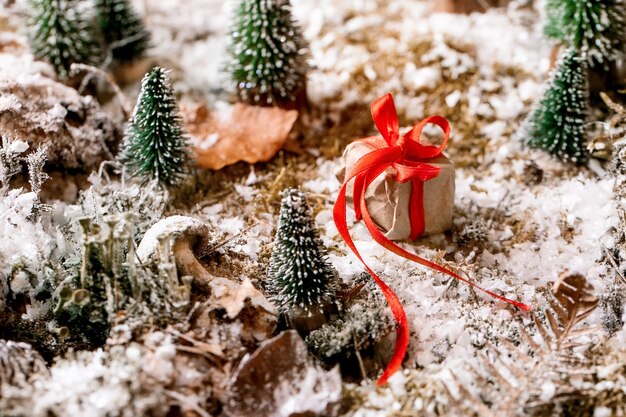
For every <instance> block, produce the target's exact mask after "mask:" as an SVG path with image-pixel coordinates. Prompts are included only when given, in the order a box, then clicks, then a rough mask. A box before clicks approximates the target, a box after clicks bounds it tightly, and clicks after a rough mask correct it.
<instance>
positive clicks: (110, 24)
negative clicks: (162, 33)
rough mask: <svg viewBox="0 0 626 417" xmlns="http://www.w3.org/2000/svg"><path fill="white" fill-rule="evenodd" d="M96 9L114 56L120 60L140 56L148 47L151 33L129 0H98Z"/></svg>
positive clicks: (105, 39) (99, 22)
mask: <svg viewBox="0 0 626 417" xmlns="http://www.w3.org/2000/svg"><path fill="white" fill-rule="evenodd" d="M95 9H96V16H97V18H98V24H99V25H100V29H101V31H102V35H103V36H104V41H105V42H106V44H107V45H108V46H109V48H111V53H112V55H113V58H114V59H116V60H118V61H132V60H133V59H136V58H140V57H141V56H142V55H143V54H144V52H145V51H146V49H147V48H148V44H149V42H150V33H149V32H148V31H147V30H146V28H145V27H144V25H143V23H142V21H141V19H140V18H139V17H138V16H137V14H136V13H135V11H134V10H133V8H132V6H131V5H130V4H129V3H128V0H96V2H95Z"/></svg>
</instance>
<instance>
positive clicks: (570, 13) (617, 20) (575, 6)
mask: <svg viewBox="0 0 626 417" xmlns="http://www.w3.org/2000/svg"><path fill="white" fill-rule="evenodd" d="M546 12H547V23H546V27H545V33H546V35H547V36H548V37H549V38H552V39H555V40H557V41H559V42H562V43H563V44H565V45H566V46H568V47H573V48H576V49H577V50H579V51H580V54H581V55H582V56H583V57H585V59H586V60H587V63H588V64H589V65H590V66H594V65H596V64H602V65H606V63H608V62H611V61H615V60H616V59H617V58H618V57H620V56H621V55H622V54H623V53H624V44H625V42H624V38H625V36H626V5H625V3H624V2H623V1H622V0H548V2H547V3H546Z"/></svg>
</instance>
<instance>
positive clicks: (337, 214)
mask: <svg viewBox="0 0 626 417" xmlns="http://www.w3.org/2000/svg"><path fill="white" fill-rule="evenodd" d="M371 108H372V118H373V119H374V123H375V124H376V128H377V129H378V131H379V132H380V133H381V134H382V137H383V139H384V143H383V142H382V140H380V139H379V138H378V139H374V141H376V142H380V143H379V145H381V147H380V149H375V150H373V151H372V152H370V153H368V154H366V155H364V156H363V157H361V158H360V159H359V160H358V161H357V162H356V164H355V165H354V167H353V168H352V171H351V172H350V173H349V174H348V175H347V176H346V178H345V181H344V183H343V185H342V186H341V190H340V191H339V196H338V197H337V201H336V202H335V206H334V208H333V217H334V220H335V225H336V226H337V230H338V231H339V234H340V235H341V237H342V238H343V240H344V241H345V242H346V244H347V245H348V247H350V249H351V250H352V252H354V254H355V255H356V257H357V258H358V259H359V260H360V261H361V262H362V263H363V265H364V266H365V268H366V269H367V271H368V272H369V273H370V275H371V276H372V278H374V281H376V283H377V284H378V286H379V287H380V289H381V290H382V292H383V294H384V296H385V298H386V299H387V302H388V303H389V307H390V308H391V312H392V313H393V316H394V318H395V320H396V323H397V337H396V346H395V349H394V353H393V357H392V358H391V361H390V362H389V364H388V365H387V368H386V369H385V371H384V372H383V374H382V376H381V377H380V379H379V380H378V384H379V385H382V384H384V383H385V382H387V380H388V379H389V377H391V375H393V374H394V373H395V372H396V371H398V370H399V369H400V367H401V366H402V361H403V360H404V356H405V355H406V351H407V347H408V345H409V326H408V323H407V318H406V314H405V312H404V308H403V307H402V303H401V302H400V300H399V299H398V297H397V296H396V294H395V293H394V292H393V290H392V289H391V288H389V286H388V285H387V284H385V282H384V281H383V280H382V279H381V278H380V277H379V276H378V275H376V273H375V272H374V271H373V270H372V269H371V268H370V267H369V266H368V265H367V264H366V263H365V261H364V260H363V258H362V256H361V254H360V253H359V251H358V250H357V248H356V246H355V244H354V241H353V240H352V238H351V237H350V231H349V230H348V224H347V220H346V188H347V185H348V183H349V182H350V181H351V180H352V179H354V193H353V199H354V211H355V214H356V218H357V220H361V219H362V220H363V222H364V223H365V226H366V227H367V230H368V231H369V233H370V234H371V235H372V237H373V238H374V240H375V241H376V242H378V243H379V244H380V245H382V246H383V247H384V248H386V249H388V250H390V251H392V252H393V253H395V254H396V255H399V256H402V257H403V258H405V259H408V260H411V261H413V262H417V263H419V264H421V265H424V266H426V267H428V268H431V269H434V270H436V271H438V272H441V273H444V274H446V275H449V276H451V277H453V278H456V279H458V280H459V281H463V282H465V283H467V284H469V285H471V286H473V287H475V288H477V289H479V290H481V291H483V292H485V293H487V294H489V295H491V296H492V297H495V298H497V299H499V300H502V301H504V302H506V303H509V304H512V305H514V306H515V307H518V308H520V309H522V310H526V311H528V310H530V307H529V306H527V305H526V304H523V303H520V302H518V301H514V300H509V299H508V298H505V297H503V296H501V295H498V294H496V293H494V292H491V291H489V290H486V289H484V288H481V287H479V286H478V285H476V284H474V283H472V282H470V281H468V280H467V279H466V278H463V277H462V276H460V275H458V274H457V273H455V272H453V271H450V270H449V269H447V268H445V267H443V266H441V265H439V264H436V263H434V262H431V261H428V260H426V259H424V258H421V257H419V256H417V255H415V254H413V253H410V252H407V251H406V250H404V249H402V248H401V247H399V246H398V245H396V244H395V243H394V242H392V241H391V240H389V239H387V238H386V237H385V235H384V234H383V233H382V232H381V231H380V230H379V229H378V228H377V227H376V224H375V223H374V221H373V220H372V217H371V216H370V213H369V211H368V209H367V205H366V203H365V192H366V190H367V187H368V186H369V185H370V184H371V183H372V181H374V179H376V177H378V176H379V175H380V174H382V173H383V172H384V171H385V170H386V169H387V168H389V167H393V168H394V169H395V170H396V171H397V174H396V181H398V182H399V183H405V182H408V181H411V186H412V191H411V200H410V206H409V207H410V218H411V235H410V238H411V239H416V238H417V237H419V236H420V235H421V234H422V233H423V232H424V196H423V192H424V182H425V181H428V180H430V179H433V178H435V177H437V176H438V175H439V171H440V168H438V167H435V166H432V165H429V164H428V163H427V162H426V161H428V160H429V159H433V158H437V157H440V156H442V152H443V150H444V149H445V147H446V145H447V143H448V138H449V136H450V124H449V123H448V121H447V120H446V119H444V118H443V117H441V116H431V117H428V118H426V119H424V120H422V121H421V122H420V123H418V124H417V125H415V126H414V127H413V129H411V130H410V131H409V132H408V133H406V134H405V135H403V136H400V133H399V130H400V129H399V123H398V116H397V113H396V107H395V105H394V103H393V98H392V97H391V94H387V95H385V96H383V97H381V98H379V99H377V100H376V101H374V102H373V103H372V106H371ZM429 123H432V124H434V125H437V126H439V127H440V128H441V130H442V131H443V133H444V139H443V143H442V144H441V145H440V146H430V145H422V144H420V142H419V141H420V137H421V134H422V129H423V128H424V126H426V125H427V124H429ZM363 140H367V141H369V142H370V143H371V141H372V138H367V139H363Z"/></svg>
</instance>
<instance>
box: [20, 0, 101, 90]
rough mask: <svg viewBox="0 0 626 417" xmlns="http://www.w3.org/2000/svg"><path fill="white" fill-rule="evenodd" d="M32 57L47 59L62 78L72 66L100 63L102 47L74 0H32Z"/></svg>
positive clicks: (65, 76)
mask: <svg viewBox="0 0 626 417" xmlns="http://www.w3.org/2000/svg"><path fill="white" fill-rule="evenodd" d="M31 8H32V10H33V16H32V23H31V26H32V32H31V34H30V45H31V48H32V50H33V54H34V55H35V56H36V57H37V58H40V59H44V60H47V61H48V62H49V63H50V64H51V65H52V66H53V67H54V70H55V71H56V73H57V74H58V75H59V77H61V78H67V77H68V76H69V71H70V66H71V65H72V64H73V63H86V64H94V65H96V64H98V63H99V62H100V59H101V50H100V45H99V44H98V42H97V41H96V39H97V38H96V36H95V34H94V32H93V30H92V26H91V22H90V21H89V19H88V18H87V17H86V16H84V14H83V12H82V8H81V7H80V6H79V5H78V4H77V2H75V1H73V0H31Z"/></svg>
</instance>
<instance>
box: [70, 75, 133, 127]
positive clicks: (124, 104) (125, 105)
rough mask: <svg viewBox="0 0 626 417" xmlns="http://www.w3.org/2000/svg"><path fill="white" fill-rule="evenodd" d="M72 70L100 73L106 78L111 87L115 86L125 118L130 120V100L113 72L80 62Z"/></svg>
mask: <svg viewBox="0 0 626 417" xmlns="http://www.w3.org/2000/svg"><path fill="white" fill-rule="evenodd" d="M70 71H71V72H72V73H73V74H76V73H78V72H80V71H85V72H87V73H89V74H94V75H98V76H99V77H101V78H102V79H104V80H105V81H106V82H108V83H109V85H110V86H111V88H113V91H114V92H115V95H116V96H117V99H118V100H119V102H120V107H121V109H122V114H123V115H124V119H126V120H128V119H129V118H130V114H131V112H130V106H129V104H128V101H127V100H126V96H125V95H124V93H123V92H122V89H121V88H120V87H119V85H117V83H116V82H115V80H114V79H113V77H111V74H109V73H107V72H105V71H103V70H101V69H100V68H96V67H94V66H92V65H87V64H78V63H74V64H72V66H71V68H70Z"/></svg>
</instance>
